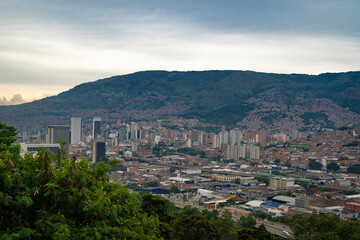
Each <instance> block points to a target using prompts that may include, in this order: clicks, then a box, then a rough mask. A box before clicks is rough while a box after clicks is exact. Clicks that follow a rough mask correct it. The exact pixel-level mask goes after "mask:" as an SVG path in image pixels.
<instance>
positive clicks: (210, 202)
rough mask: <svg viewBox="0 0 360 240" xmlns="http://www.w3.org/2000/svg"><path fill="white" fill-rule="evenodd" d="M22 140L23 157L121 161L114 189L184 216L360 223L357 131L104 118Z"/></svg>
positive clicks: (285, 229) (74, 121)
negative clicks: (160, 200)
mask: <svg viewBox="0 0 360 240" xmlns="http://www.w3.org/2000/svg"><path fill="white" fill-rule="evenodd" d="M200 129H201V130H200ZM17 137H18V141H19V142H21V147H22V151H23V153H25V152H33V153H34V154H36V153H37V151H38V149H39V148H40V147H45V148H47V149H49V150H52V151H53V152H56V151H57V150H58V149H59V148H60V147H61V146H60V144H59V143H60V142H62V143H63V144H62V147H64V148H65V149H66V151H68V154H69V156H70V157H75V158H76V159H80V158H86V159H88V161H89V162H92V163H93V164H96V163H99V162H100V161H105V162H109V161H111V160H115V161H116V166H115V167H114V169H113V170H112V172H111V175H110V176H111V181H113V182H117V183H121V184H123V185H126V186H127V187H128V188H130V189H132V190H134V191H147V192H150V193H152V194H160V195H161V196H163V197H165V198H167V199H169V200H170V201H172V202H173V203H175V204H176V206H177V207H180V208H183V207H184V206H188V205H189V206H195V207H197V208H199V209H209V210H211V209H217V210H218V211H220V212H221V211H224V210H228V211H230V212H231V213H232V214H233V217H234V218H236V217H240V216H242V215H244V216H247V215H253V213H254V212H262V213H265V216H267V218H269V217H270V218H274V219H276V218H277V217H281V216H285V215H294V214H299V213H301V214H308V215H311V214H312V212H313V211H321V212H325V213H327V214H336V215H338V216H340V217H341V218H344V219H346V218H353V217H355V218H359V217H360V215H359V213H360V178H359V177H360V172H359V168H360V147H359V146H360V140H359V139H360V137H359V129H358V128H355V127H352V126H346V127H342V128H339V129H324V128H323V129H319V130H317V131H316V130H314V131H308V132H300V131H297V130H293V131H291V132H287V133H283V132H279V133H267V132H265V131H260V132H253V131H251V130H250V129H240V128H232V129H227V128H226V126H219V127H215V126H204V125H203V124H201V123H200V122H199V121H197V120H196V119H190V120H189V119H179V118H171V119H164V120H158V121H155V122H145V121H141V122H130V123H123V122H121V121H120V120H119V121H117V122H114V123H104V122H102V121H101V117H94V118H93V119H90V120H89V119H86V120H84V121H83V120H82V119H81V118H71V121H70V124H69V125H50V126H49V127H48V131H47V132H46V131H34V132H32V133H19V134H18V136H17ZM59 141H60V142H59ZM259 221H261V220H259ZM273 224H275V223H274V222H271V221H269V222H268V223H266V222H265V225H266V227H267V229H268V231H270V232H273V233H274V234H278V235H280V236H285V237H287V236H291V233H292V232H291V229H290V228H289V226H287V225H286V224H285V225H282V224H280V223H276V226H275V227H274V226H273Z"/></svg>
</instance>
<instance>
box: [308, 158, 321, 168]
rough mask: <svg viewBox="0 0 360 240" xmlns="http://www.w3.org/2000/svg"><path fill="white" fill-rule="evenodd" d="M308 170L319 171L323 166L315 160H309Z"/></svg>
mask: <svg viewBox="0 0 360 240" xmlns="http://www.w3.org/2000/svg"><path fill="white" fill-rule="evenodd" d="M308 166H309V168H310V169H312V170H321V169H322V167H323V165H322V164H321V163H319V162H316V161H315V160H310V162H309V165H308Z"/></svg>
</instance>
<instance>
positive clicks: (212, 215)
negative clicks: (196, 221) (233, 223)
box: [201, 209, 219, 221]
mask: <svg viewBox="0 0 360 240" xmlns="http://www.w3.org/2000/svg"><path fill="white" fill-rule="evenodd" d="M201 215H203V216H204V217H206V219H207V220H210V221H212V220H216V219H217V218H218V216H219V212H218V211H217V210H212V211H209V210H207V209H204V210H202V212H201Z"/></svg>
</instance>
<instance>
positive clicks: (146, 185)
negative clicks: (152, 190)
mask: <svg viewBox="0 0 360 240" xmlns="http://www.w3.org/2000/svg"><path fill="white" fill-rule="evenodd" d="M158 186H160V184H159V182H157V181H150V182H147V183H145V184H144V187H158Z"/></svg>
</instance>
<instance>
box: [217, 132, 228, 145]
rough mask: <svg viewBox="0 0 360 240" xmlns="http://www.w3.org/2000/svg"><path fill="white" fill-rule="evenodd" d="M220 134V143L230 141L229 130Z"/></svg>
mask: <svg viewBox="0 0 360 240" xmlns="http://www.w3.org/2000/svg"><path fill="white" fill-rule="evenodd" d="M219 136H220V145H221V144H228V143H229V132H228V131H221V132H220V133H219Z"/></svg>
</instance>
